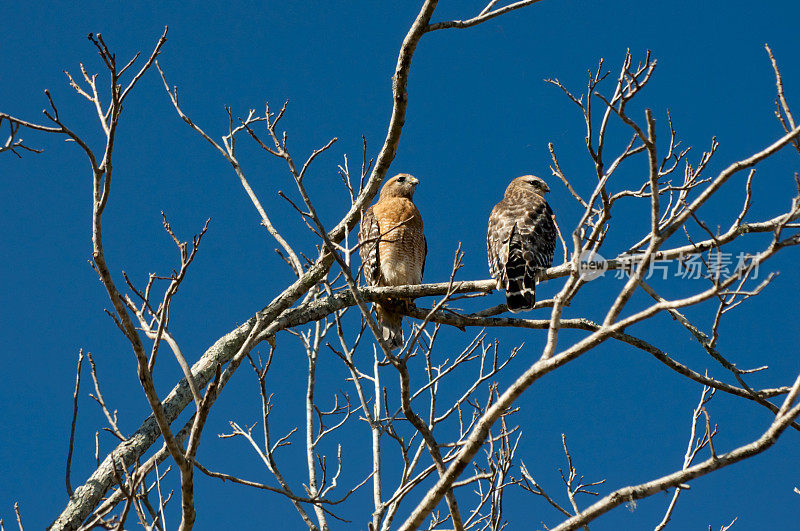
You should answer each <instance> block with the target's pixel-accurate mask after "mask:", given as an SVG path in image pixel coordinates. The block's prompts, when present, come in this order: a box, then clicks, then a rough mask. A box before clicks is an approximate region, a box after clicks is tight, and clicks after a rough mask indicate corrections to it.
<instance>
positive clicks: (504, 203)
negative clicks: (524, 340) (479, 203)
mask: <svg viewBox="0 0 800 531" xmlns="http://www.w3.org/2000/svg"><path fill="white" fill-rule="evenodd" d="M549 191H550V188H549V187H548V186H547V183H545V182H544V181H543V180H542V179H541V178H539V177H536V176H535V175H523V176H522V177H517V178H516V179H514V180H513V181H511V184H509V185H508V188H506V193H505V196H504V197H503V199H502V200H501V201H500V202H499V203H497V204H496V205H495V206H494V208H493V209H492V213H491V215H490V216H489V227H488V229H487V231H486V248H487V250H488V253H489V273H490V274H491V275H492V277H493V278H496V279H497V288H498V289H500V288H504V289H505V290H506V303H507V304H508V309H509V310H511V311H512V312H515V313H516V312H519V311H522V310H530V309H531V308H533V305H534V303H535V302H536V276H537V272H538V271H540V270H543V269H547V268H548V267H550V266H551V265H552V264H553V253H554V251H555V248H556V227H555V222H554V221H553V211H552V210H551V209H550V205H548V204H547V201H545V199H544V194H545V193H546V192H549Z"/></svg>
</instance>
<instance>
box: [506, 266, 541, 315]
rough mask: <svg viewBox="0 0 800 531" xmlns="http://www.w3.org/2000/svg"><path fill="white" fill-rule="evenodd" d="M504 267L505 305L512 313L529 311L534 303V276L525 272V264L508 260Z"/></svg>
mask: <svg viewBox="0 0 800 531" xmlns="http://www.w3.org/2000/svg"><path fill="white" fill-rule="evenodd" d="M509 263H511V264H514V265H511V266H508V267H506V286H505V287H506V305H508V309H509V310H511V311H512V312H514V313H517V312H521V311H524V310H530V309H532V308H533V305H534V304H535V303H536V274H535V272H532V271H526V269H527V268H526V267H525V262H524V261H522V260H514V261H513V262H512V261H511V260H510V259H509Z"/></svg>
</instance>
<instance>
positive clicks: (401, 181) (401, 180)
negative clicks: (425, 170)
mask: <svg viewBox="0 0 800 531" xmlns="http://www.w3.org/2000/svg"><path fill="white" fill-rule="evenodd" d="M397 182H399V183H404V182H406V178H405V177H398V178H397Z"/></svg>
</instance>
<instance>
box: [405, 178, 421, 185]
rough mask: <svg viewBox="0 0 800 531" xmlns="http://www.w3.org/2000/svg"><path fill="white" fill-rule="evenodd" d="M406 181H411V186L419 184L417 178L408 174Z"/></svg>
mask: <svg viewBox="0 0 800 531" xmlns="http://www.w3.org/2000/svg"><path fill="white" fill-rule="evenodd" d="M408 182H409V183H411V186H417V185H418V184H419V179H417V178H416V177H411V176H409V178H408Z"/></svg>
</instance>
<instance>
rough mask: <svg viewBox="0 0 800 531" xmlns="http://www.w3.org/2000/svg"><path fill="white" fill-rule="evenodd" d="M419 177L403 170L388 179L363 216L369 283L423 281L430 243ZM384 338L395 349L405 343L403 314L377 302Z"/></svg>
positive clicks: (363, 258)
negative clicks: (417, 198) (417, 199)
mask: <svg viewBox="0 0 800 531" xmlns="http://www.w3.org/2000/svg"><path fill="white" fill-rule="evenodd" d="M417 184H419V181H418V180H417V179H416V178H414V177H412V176H411V175H408V174H407V173H400V174H398V175H395V176H394V177H392V178H391V179H389V180H388V181H387V182H386V184H385V185H384V186H383V189H382V190H381V194H380V196H379V197H378V201H377V202H376V203H375V204H374V205H372V206H371V207H369V208H368V209H367V210H366V211H365V212H364V214H363V215H362V216H361V228H360V230H359V232H358V240H359V244H360V247H359V249H358V253H359V255H361V262H362V264H363V268H364V279H365V280H366V282H367V285H368V286H403V285H406V284H419V283H420V282H422V273H423V271H424V270H425V256H426V255H427V253H428V244H427V242H426V241H425V235H424V234H423V231H422V217H421V216H420V214H419V210H417V207H416V205H414V202H413V201H412V197H413V196H414V189H415V188H416V186H417ZM375 313H376V316H377V318H378V326H380V328H381V331H382V335H383V339H384V341H386V343H387V344H388V345H389V348H390V349H392V350H394V349H395V348H397V347H400V346H402V345H403V316H402V314H398V313H394V312H390V311H388V310H386V309H385V308H384V307H383V306H381V305H380V304H377V303H376V304H375Z"/></svg>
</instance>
